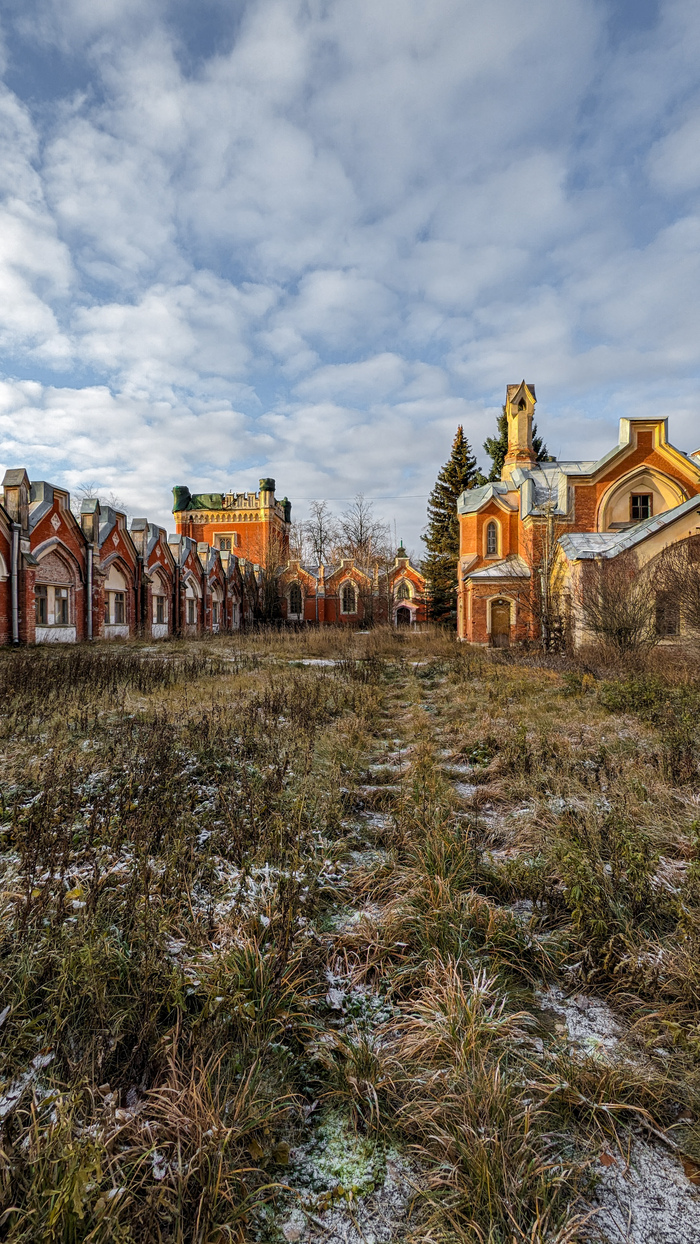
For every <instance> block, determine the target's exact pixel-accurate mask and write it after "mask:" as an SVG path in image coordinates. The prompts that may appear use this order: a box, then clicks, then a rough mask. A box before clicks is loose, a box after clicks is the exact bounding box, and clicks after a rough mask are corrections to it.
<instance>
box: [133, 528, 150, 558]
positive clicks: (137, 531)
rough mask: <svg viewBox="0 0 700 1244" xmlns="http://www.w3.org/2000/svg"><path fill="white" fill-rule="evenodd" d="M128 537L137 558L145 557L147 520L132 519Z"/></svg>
mask: <svg viewBox="0 0 700 1244" xmlns="http://www.w3.org/2000/svg"><path fill="white" fill-rule="evenodd" d="M129 535H130V536H131V539H132V541H133V545H134V548H135V549H136V552H137V553H138V555H139V557H145V556H146V536H147V535H148V519H147V518H132V520H131V527H130V529H129Z"/></svg>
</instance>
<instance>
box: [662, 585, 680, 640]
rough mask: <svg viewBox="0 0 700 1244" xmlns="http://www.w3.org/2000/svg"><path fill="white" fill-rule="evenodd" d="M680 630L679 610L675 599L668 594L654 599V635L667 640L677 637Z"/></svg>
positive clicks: (664, 593)
mask: <svg viewBox="0 0 700 1244" xmlns="http://www.w3.org/2000/svg"><path fill="white" fill-rule="evenodd" d="M680 629H681V610H680V605H679V602H678V600H677V598H674V597H672V596H671V595H670V594H669V593H668V592H660V593H659V595H658V596H657V597H656V634H657V635H660V636H661V637H662V638H666V639H668V638H669V637H670V636H672V635H678V634H679V632H680Z"/></svg>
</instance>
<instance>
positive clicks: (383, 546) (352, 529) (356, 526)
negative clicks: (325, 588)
mask: <svg viewBox="0 0 700 1244" xmlns="http://www.w3.org/2000/svg"><path fill="white" fill-rule="evenodd" d="M336 556H338V557H352V558H354V560H355V562H356V563H357V565H358V566H362V567H363V568H364V569H369V568H370V567H372V566H374V564H375V563H377V562H379V561H382V560H386V559H387V558H389V557H390V556H391V531H390V528H389V524H388V523H386V522H384V521H383V520H382V519H378V518H375V517H374V506H373V504H372V502H371V501H366V500H365V497H364V495H363V494H362V493H361V492H359V493H358V494H357V496H356V497H355V499H354V501H353V502H352V505H350V506H349V507H348V509H347V510H345V511H344V512H343V514H341V516H340V521H339V523H338V541H337V545H336Z"/></svg>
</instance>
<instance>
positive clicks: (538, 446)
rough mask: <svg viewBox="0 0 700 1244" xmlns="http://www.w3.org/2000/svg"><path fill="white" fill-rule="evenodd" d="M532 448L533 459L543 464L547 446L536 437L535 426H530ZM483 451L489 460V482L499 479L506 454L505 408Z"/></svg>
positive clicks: (502, 409) (539, 437) (506, 424)
mask: <svg viewBox="0 0 700 1244" xmlns="http://www.w3.org/2000/svg"><path fill="white" fill-rule="evenodd" d="M532 448H533V449H534V451H535V457H536V458H537V461H538V462H544V461H545V460H546V458H547V446H546V445H545V443H544V441H543V440H542V437H541V436H538V435H537V424H536V423H533V425H532ZM484 449H485V450H486V452H487V454H488V456H489V458H490V459H491V470H490V471H489V480H494V479H500V478H501V472H502V470H503V463H504V462H505V459H506V454H507V453H508V416H507V414H506V408H505V406H503V407H502V408H501V413H500V415H499V416H498V420H497V423H496V436H487V437H486V440H485V441H484Z"/></svg>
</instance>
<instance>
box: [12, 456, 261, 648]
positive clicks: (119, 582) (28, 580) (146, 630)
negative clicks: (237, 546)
mask: <svg viewBox="0 0 700 1244" xmlns="http://www.w3.org/2000/svg"><path fill="white" fill-rule="evenodd" d="M250 573H251V571H249V570H248V569H247V568H246V567H245V566H243V567H242V566H241V561H240V559H239V558H238V557H236V556H235V555H234V554H232V553H230V552H228V551H221V550H220V549H219V548H218V547H211V546H210V545H208V544H206V543H203V542H199V543H197V542H196V541H195V540H193V539H190V538H189V537H187V536H181V535H171V536H167V535H166V533H165V531H164V530H163V529H162V528H160V527H157V526H156V525H155V524H153V523H149V522H148V520H147V519H140V518H137V519H134V520H133V521H132V523H131V527H130V528H129V526H128V524H127V519H126V515H125V514H123V513H121V512H120V511H118V510H115V509H114V508H113V507H112V506H108V505H101V504H100V502H99V501H98V500H97V499H96V498H91V499H88V500H85V501H84V502H83V504H82V507H81V514H80V521H78V519H76V517H75V516H74V515H73V513H72V511H71V508H70V496H69V494H68V493H67V492H66V491H65V490H64V489H61V488H56V487H54V486H53V485H51V484H48V483H46V482H45V481H43V480H39V481H35V482H34V483H31V482H30V480H29V477H28V475H27V472H26V471H25V470H24V469H23V468H20V469H17V470H10V471H7V472H6V474H5V478H4V480H3V487H2V502H1V504H0V643H14V644H18V643H22V644H23V643H29V644H31V643H75V642H78V641H80V640H84V639H128V638H131V637H134V636H141V637H144V638H150V639H166V638H167V637H168V636H170V635H200V634H216V633H217V632H219V631H224V630H237V629H238V628H239V627H240V626H241V625H242V623H243V622H244V621H245V619H246V616H247V614H248V613H250V612H252V611H253V609H254V604H255V602H254V601H251V594H250V593H248V594H247V595H246V592H245V590H244V579H245V576H246V575H248V577H249V578H250ZM253 582H255V579H254V578H253Z"/></svg>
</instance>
